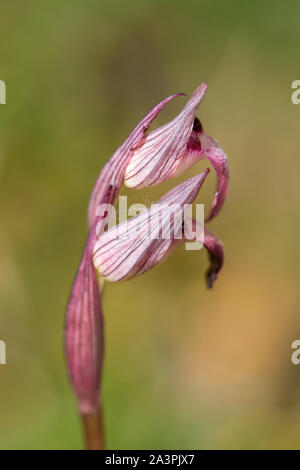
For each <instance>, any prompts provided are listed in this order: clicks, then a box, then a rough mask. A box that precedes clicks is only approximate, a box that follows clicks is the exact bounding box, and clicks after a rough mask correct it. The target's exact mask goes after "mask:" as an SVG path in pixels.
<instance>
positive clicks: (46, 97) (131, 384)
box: [0, 0, 300, 449]
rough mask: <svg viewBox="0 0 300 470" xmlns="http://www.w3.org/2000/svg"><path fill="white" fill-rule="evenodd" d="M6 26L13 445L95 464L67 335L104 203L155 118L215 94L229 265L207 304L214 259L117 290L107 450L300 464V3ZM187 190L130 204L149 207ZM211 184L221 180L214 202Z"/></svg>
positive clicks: (54, 16)
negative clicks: (107, 171)
mask: <svg viewBox="0 0 300 470" xmlns="http://www.w3.org/2000/svg"><path fill="white" fill-rule="evenodd" d="M0 11H1V19H2V21H1V31H0V43H1V56H0V79H1V80H5V81H6V84H7V104H6V105H1V106H0V142H1V144H0V192H1V195H0V212H1V227H0V241H1V243H0V258H1V265H0V306H1V312H0V314H1V316H0V339H2V340H5V342H6V344H7V365H5V366H3V365H2V366H0V392H1V393H0V397H1V398H0V415H1V425H0V447H1V448H26V449H39V448H50V449H57V448H60V449H64V448H80V446H81V431H80V426H79V422H78V420H77V416H76V412H75V403H74V398H73V396H72V394H71V390H70V387H69V384H68V380H67V376H66V371H65V365H64V359H63V352H62V351H63V346H62V330H63V322H64V310H65V305H66V302H67V297H68V293H69V290H70V285H71V281H72V277H73V275H74V272H75V268H76V265H77V263H78V261H79V255H80V251H81V249H82V246H83V243H84V239H85V237H86V208H87V204H88V199H89V194H90V191H91V189H92V186H93V184H94V181H95V179H96V177H97V174H98V172H99V171H100V169H101V167H102V166H103V164H104V163H105V162H106V161H107V159H108V158H109V157H110V155H111V154H112V153H113V151H114V150H115V149H116V148H117V147H118V146H119V145H120V144H121V143H122V142H123V140H124V139H125V138H126V136H127V135H128V133H129V132H130V131H131V129H132V128H133V126H134V125H135V124H136V123H137V121H138V120H139V119H140V118H141V117H142V116H143V115H144V114H145V113H146V112H147V111H148V110H149V109H150V108H151V107H152V106H153V105H155V104H156V103H157V102H158V101H159V100H160V99H162V98H164V97H165V96H167V95H169V94H170V93H173V92H177V91H186V92H187V93H191V92H192V91H193V89H194V88H195V87H196V86H197V85H198V84H199V83H200V82H201V81H207V82H208V84H209V90H208V93H207V95H206V98H205V100H204V102H203V103H202V104H201V107H200V110H199V117H200V119H201V120H202V122H203V125H204V128H205V129H206V130H207V132H208V134H211V135H212V136H213V137H215V138H216V139H218V141H219V142H220V143H221V145H222V147H224V149H225V150H226V152H227V153H228V155H229V160H230V168H231V180H230V191H229V197H228V200H227V202H226V205H225V207H224V210H223V211H222V213H221V214H220V215H219V217H218V218H217V219H216V220H215V221H214V222H213V224H211V228H212V229H214V230H215V231H216V232H217V233H218V234H219V236H220V237H221V238H222V239H223V241H224V244H225V249H226V262H225V267H224V270H223V272H222V274H221V275H220V278H219V280H218V282H217V283H216V285H215V287H214V289H213V291H212V292H209V291H207V290H206V288H205V284H204V279H203V275H204V272H205V269H206V265H207V259H206V254H205V253H204V251H203V250H202V251H201V252H192V251H184V250H183V249H182V250H179V251H177V252H176V253H174V254H173V255H172V257H171V258H170V259H169V260H168V261H167V262H166V263H165V264H162V265H161V266H159V267H156V268H155V269H154V270H152V271H151V272H149V273H147V274H145V275H143V276H141V277H140V278H138V279H136V280H133V281H128V282H125V283H119V284H114V285H108V286H107V289H106V291H105V298H104V312H105V317H106V361H105V370H104V390H103V395H104V407H105V418H106V426H107V434H108V445H109V447H111V448H120V449H125V448H129V449H137V448H146V449H147V448H148V449H151V448H162V449H163V448H174V449H175V448H186V449H188V448H299V442H300V430H299V425H298V422H299V418H300V400H299V396H300V381H299V377H300V366H299V368H297V366H294V365H292V363H291V361H290V354H291V351H292V350H291V342H292V341H293V340H294V339H298V338H299V337H300V311H299V303H300V299H299V274H300V273H299V264H300V263H299V261H300V260H299V253H300V251H299V247H298V240H299V230H300V223H299V209H300V207H299V205H300V199H299V182H298V181H299V172H300V158H299V150H300V146H299V117H300V106H296V105H293V104H292V103H291V99H290V95H291V88H290V87H291V83H292V81H293V80H296V79H300V76H299V54H300V52H299V51H300V49H299V24H298V23H299V14H300V6H299V3H298V2H296V1H290V2H288V4H286V5H283V3H282V2H280V1H276V0H272V1H271V0H269V1H264V2H240V1H237V0H236V1H226V2H225V1H222V0H218V1H216V0H214V1H208V0H207V1H204V0H197V1H196V0H195V1H192V0H186V1H185V2H181V1H162V0H159V1H158V0H157V1H151V2H143V1H137V0H131V1H129V2H124V1H121V0H119V1H108V0H105V1H104V0H100V1H99V0H97V1H96V0H85V1H79V0H73V1H72V2H68V1H63V2H62V1H61V0H60V1H58V0H54V1H52V2H46V1H41V0H35V1H33V0H31V1H30V0H28V1H26V2H13V1H12V2H5V3H4V2H2V4H1V6H0ZM297 74H298V75H297ZM184 100H185V99H184V98H182V97H181V98H178V99H177V100H176V102H174V103H171V104H170V105H169V106H168V108H167V109H166V110H164V111H163V113H162V114H161V115H160V116H159V118H158V119H157V124H162V123H163V122H165V121H166V120H169V119H170V118H172V117H173V116H175V115H176V113H177V112H178V111H179V109H180V108H181V106H182V104H183V103H184V102H185V101H184ZM205 165H206V162H201V163H199V164H198V165H197V166H196V167H195V168H193V169H192V170H191V171H190V172H189V173H188V174H185V175H184V176H183V177H181V178H179V179H178V181H182V180H183V179H185V178H187V177H188V176H190V175H192V174H196V172H199V171H201V170H202V169H203V168H205ZM173 185H174V183H173V182H168V183H167V184H163V185H161V186H159V187H156V188H154V189H152V190H151V191H149V190H148V191H140V192H134V193H132V192H129V191H127V190H126V191H124V194H127V193H128V194H129V197H130V200H131V201H132V202H147V203H149V202H151V201H154V200H156V199H157V198H158V197H159V196H160V195H162V194H163V193H164V192H166V190H167V189H168V188H170V187H172V186H173ZM214 187H215V177H214V174H213V172H211V174H210V176H209V178H208V181H207V182H206V184H205V188H203V190H202V191H201V194H200V197H199V198H198V200H199V202H204V203H205V204H208V203H209V202H210V201H211V198H212V195H213V191H214Z"/></svg>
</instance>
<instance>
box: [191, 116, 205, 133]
mask: <svg viewBox="0 0 300 470" xmlns="http://www.w3.org/2000/svg"><path fill="white" fill-rule="evenodd" d="M193 131H195V132H199V133H201V132H203V127H202V124H201V122H200V121H199V119H198V118H197V117H195V119H194V125H193Z"/></svg>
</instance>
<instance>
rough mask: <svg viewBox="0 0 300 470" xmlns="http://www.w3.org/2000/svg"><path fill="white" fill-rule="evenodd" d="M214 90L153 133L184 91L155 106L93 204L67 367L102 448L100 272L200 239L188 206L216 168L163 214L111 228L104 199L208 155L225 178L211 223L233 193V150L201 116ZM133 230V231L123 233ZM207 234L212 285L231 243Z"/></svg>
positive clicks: (69, 318)
mask: <svg viewBox="0 0 300 470" xmlns="http://www.w3.org/2000/svg"><path fill="white" fill-rule="evenodd" d="M206 89H207V85H206V84H202V85H200V86H199V87H198V88H197V89H196V91H195V92H194V93H193V95H192V96H191V98H190V100H189V101H188V102H187V104H186V105H185V107H184V108H183V110H182V112H181V113H180V114H179V115H178V116H177V117H176V118H175V119H173V120H172V121H171V122H170V123H168V124H166V125H164V126H162V127H160V128H159V129H156V130H154V131H152V132H149V133H147V131H148V129H149V127H150V125H151V123H152V122H153V120H154V119H155V118H156V116H157V115H158V113H159V112H160V111H161V110H162V109H163V107H164V106H165V105H166V104H167V103H169V102H170V101H171V100H172V99H173V98H175V97H176V96H180V95H182V94H183V93H177V94H174V95H171V96H169V97H168V98H166V99H164V100H163V101H161V102H160V103H159V104H158V105H157V106H155V107H154V108H153V109H152V110H151V111H150V112H149V113H148V114H147V115H146V116H145V117H144V118H143V119H142V120H141V121H140V123H139V124H138V125H137V126H136V128H135V129H134V130H133V131H132V133H131V134H130V135H129V137H128V138H127V139H126V140H125V142H124V143H123V144H122V145H121V147H119V149H118V150H117V151H116V152H115V153H114V154H113V156H112V157H111V158H110V160H109V161H108V162H107V163H106V165H105V166H104V167H103V169H102V171H101V172H100V175H99V177H98V179H97V182H96V184H95V187H94V189H93V192H92V195H91V199H90V203H89V208H88V226H89V235H88V238H87V242H86V245H85V248H84V251H83V255H82V258H81V261H80V264H79V268H78V271H77V274H76V276H75V280H74V283H73V286H72V291H71V295H70V299H69V303H68V306H67V312H66V323H65V351H66V361H67V367H68V371H69V376H70V380H71V383H72V386H73V389H74V392H75V395H76V398H77V404H78V409H79V412H80V414H81V415H82V418H83V424H84V429H85V433H86V439H87V445H88V447H89V448H101V447H103V445H104V444H103V435H102V433H101V429H100V428H101V426H100V422H99V419H98V417H97V415H98V412H99V410H100V409H101V393H100V389H101V387H100V385H101V371H102V364H103V337H104V334H103V313H102V307H101V289H100V287H99V283H98V278H97V272H98V274H99V276H100V278H101V280H102V281H103V280H109V281H112V282H116V281H119V280H121V279H130V278H133V277H135V276H137V275H139V274H142V273H144V272H145V271H147V270H149V269H150V268H152V267H153V266H155V265H156V264H157V263H159V262H161V261H162V260H163V259H165V258H166V257H167V256H169V254H170V253H171V252H172V251H173V250H174V249H175V247H176V246H178V245H179V244H181V243H182V242H183V240H185V239H188V240H191V239H193V238H194V239H195V240H198V241H199V240H200V238H199V237H198V230H196V229H197V224H198V222H197V221H195V220H192V219H189V222H188V224H187V229H186V230H183V225H182V217H183V215H184V205H185V204H189V203H192V202H193V201H194V199H195V198H196V196H197V194H198V192H199V190H200V188H201V186H202V184H203V182H204V180H205V178H206V177H207V175H208V172H209V169H207V170H206V171H205V172H204V173H202V174H200V175H198V176H196V177H193V178H191V179H189V180H188V181H186V182H184V183H182V184H181V185H179V186H177V187H175V188H174V189H173V190H171V191H170V192H169V193H167V194H166V195H165V196H163V197H162V198H161V199H160V200H159V201H158V204H157V206H156V212H154V213H153V212H151V210H150V209H149V210H146V211H144V212H143V213H141V214H139V215H138V216H136V217H133V218H132V219H130V220H129V221H126V225H125V224H120V225H119V226H116V227H114V228H113V229H110V230H108V231H106V232H104V227H105V220H106V214H98V208H99V207H100V206H102V205H103V204H104V205H105V204H113V203H114V202H115V200H116V198H117V195H118V193H119V191H120V188H121V186H122V184H123V183H125V185H126V186H128V187H130V188H134V189H139V188H144V187H149V186H153V185H156V184H159V183H160V182H162V181H165V180H167V179H170V178H173V177H176V176H178V175H180V174H181V173H183V172H184V171H185V170H186V169H187V168H190V167H191V166H192V165H193V164H194V163H196V162H197V161H199V160H201V159H203V158H207V159H208V160H209V161H210V162H211V164H212V165H213V167H214V168H215V170H216V173H217V180H218V182H217V193H216V195H215V197H214V200H213V204H212V208H211V212H210V214H209V216H208V218H207V219H206V221H209V220H211V219H212V218H213V217H214V216H215V215H217V213H218V212H219V211H220V209H221V207H222V205H223V203H224V200H225V198H226V193H227V187H228V166H227V159H226V155H225V153H224V152H223V151H222V150H221V148H220V147H219V146H218V145H217V144H216V142H215V141H214V140H213V139H212V138H211V137H209V136H207V135H206V134H205V133H204V132H203V128H202V125H201V124H200V121H199V120H198V118H197V117H196V116H195V113H196V110H197V107H198V105H199V103H200V101H201V100H202V98H203V96H204V94H205V92H206ZM174 204H175V205H176V211H175V213H172V214H171V213H170V210H169V209H168V207H169V206H174ZM170 217H171V219H170ZM167 219H169V220H171V225H172V228H173V229H174V232H173V236H172V237H171V238H169V239H165V238H163V237H162V236H161V227H162V228H163V227H164V224H165V223H166V221H167ZM178 221H179V223H178ZM160 224H162V226H161V225H160ZM150 227H151V230H152V229H153V227H154V231H156V237H155V238H154V239H153V238H151V237H150V238H149V237H147V236H145V235H146V234H148V232H149V228H150ZM137 228H139V230H137ZM185 228H186V227H185ZM125 229H126V230H125ZM99 232H100V236H98V235H99ZM125 232H126V233H127V235H128V234H129V235H130V236H129V237H122V236H121V237H120V236H119V235H120V233H121V234H122V233H123V235H124V234H125ZM203 233H204V236H203V240H201V241H203V244H204V246H205V247H206V249H207V250H208V253H209V259H210V268H209V270H208V272H207V274H206V278H207V284H208V286H209V287H212V285H213V282H214V281H215V279H216V277H217V274H218V272H219V271H220V269H221V267H222V264H223V247H222V244H221V242H220V241H219V240H218V239H217V238H216V237H215V235H213V234H212V233H211V232H209V231H208V230H207V229H206V228H203ZM102 281H101V282H102Z"/></svg>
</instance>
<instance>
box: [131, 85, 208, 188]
mask: <svg viewBox="0 0 300 470" xmlns="http://www.w3.org/2000/svg"><path fill="white" fill-rule="evenodd" d="M206 90H207V84H206V83H202V84H201V85H200V86H199V87H198V88H197V89H196V91H195V92H194V93H193V95H192V96H191V98H190V99H189V101H188V102H187V104H186V105H185V107H184V108H183V110H182V111H181V113H180V114H179V115H178V116H177V117H176V118H175V119H173V120H172V121H171V122H169V123H167V124H165V125H164V126H162V127H160V128H158V129H156V130H154V131H152V132H149V134H147V135H146V136H145V137H144V139H142V140H141V142H140V143H139V145H138V146H136V148H135V149H134V151H133V154H132V156H131V158H130V160H129V163H128V165H127V167H126V171H125V185H126V186H127V187H130V188H143V187H148V186H153V185H156V184H159V183H161V182H162V181H165V180H167V179H170V178H172V177H174V176H176V174H178V169H179V167H180V166H182V164H183V163H184V162H183V161H182V160H183V157H184V155H185V153H186V148H187V143H188V141H189V138H190V135H191V132H192V129H193V123H194V118H195V112H196V109H197V107H198V105H199V103H200V102H201V100H202V98H203V96H204V95H205V93H206ZM182 171H184V168H183V169H182ZM182 171H181V172H182Z"/></svg>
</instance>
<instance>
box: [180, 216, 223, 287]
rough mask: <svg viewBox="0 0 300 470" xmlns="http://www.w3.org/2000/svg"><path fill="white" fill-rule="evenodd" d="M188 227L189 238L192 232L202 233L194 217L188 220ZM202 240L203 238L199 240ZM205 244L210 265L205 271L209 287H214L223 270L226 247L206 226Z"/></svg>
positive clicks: (189, 238)
mask: <svg viewBox="0 0 300 470" xmlns="http://www.w3.org/2000/svg"><path fill="white" fill-rule="evenodd" d="M187 222H188V223H187V224H186V229H187V235H188V240H189V241H190V240H191V238H192V237H191V234H197V233H202V231H201V230H199V229H198V230H197V228H196V226H197V225H199V222H197V221H196V220H194V219H190V220H189V221H187ZM194 240H196V241H197V236H195V238H194ZM198 241H200V242H202V240H198ZM203 245H204V247H205V248H206V250H207V252H208V258H209V263H210V264H209V267H208V269H207V271H206V273H205V279H206V284H207V287H208V288H209V289H211V288H212V287H213V284H214V282H215V281H216V280H217V277H218V273H219V272H220V271H221V269H222V266H223V264H224V249H223V244H222V242H221V240H219V239H218V237H217V236H216V235H215V234H214V233H213V232H211V231H210V230H208V229H207V228H206V227H204V240H203Z"/></svg>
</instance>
